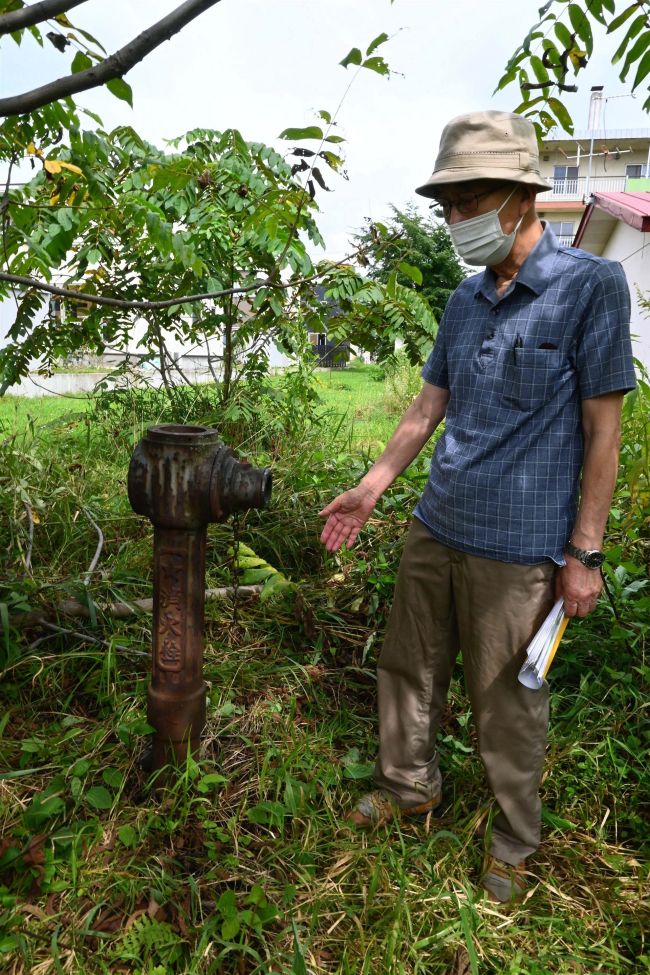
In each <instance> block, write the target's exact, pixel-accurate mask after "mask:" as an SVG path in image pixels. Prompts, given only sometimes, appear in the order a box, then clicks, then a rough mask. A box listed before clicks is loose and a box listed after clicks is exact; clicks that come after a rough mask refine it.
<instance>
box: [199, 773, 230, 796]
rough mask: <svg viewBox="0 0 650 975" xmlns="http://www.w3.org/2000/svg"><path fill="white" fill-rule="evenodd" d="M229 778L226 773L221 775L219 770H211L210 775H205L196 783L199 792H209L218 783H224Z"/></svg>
mask: <svg viewBox="0 0 650 975" xmlns="http://www.w3.org/2000/svg"><path fill="white" fill-rule="evenodd" d="M227 781H228V779H227V778H226V776H225V775H220V774H219V773H218V772H209V773H208V775H203V776H202V777H201V778H200V779H199V781H198V782H197V784H196V789H197V792H201V793H204V794H205V793H207V792H213V791H214V789H215V787H216V786H218V785H223V783H224V782H227Z"/></svg>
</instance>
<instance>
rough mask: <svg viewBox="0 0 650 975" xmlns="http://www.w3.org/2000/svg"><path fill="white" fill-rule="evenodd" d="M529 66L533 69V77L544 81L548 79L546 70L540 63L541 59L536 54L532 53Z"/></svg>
mask: <svg viewBox="0 0 650 975" xmlns="http://www.w3.org/2000/svg"><path fill="white" fill-rule="evenodd" d="M530 66H531V68H532V69H533V72H534V74H535V77H536V78H537V80H538V81H541V82H546V81H549V76H548V71H547V70H546V68H545V67H544V65H543V64H542V59H541V58H538V57H537V55H535V54H532V55H531V57H530Z"/></svg>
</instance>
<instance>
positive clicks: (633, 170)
mask: <svg viewBox="0 0 650 975" xmlns="http://www.w3.org/2000/svg"><path fill="white" fill-rule="evenodd" d="M625 175H626V176H627V178H628V179H643V177H644V176H645V166H626V167H625Z"/></svg>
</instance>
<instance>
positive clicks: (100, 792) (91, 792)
mask: <svg viewBox="0 0 650 975" xmlns="http://www.w3.org/2000/svg"><path fill="white" fill-rule="evenodd" d="M85 798H86V802H87V803H88V805H89V806H92V807H93V809H110V808H111V806H112V805H113V798H112V796H111V794H110V792H109V791H108V789H105V788H104V786H103V785H94V786H93V787H92V788H91V789H88V792H87V793H86V796H85Z"/></svg>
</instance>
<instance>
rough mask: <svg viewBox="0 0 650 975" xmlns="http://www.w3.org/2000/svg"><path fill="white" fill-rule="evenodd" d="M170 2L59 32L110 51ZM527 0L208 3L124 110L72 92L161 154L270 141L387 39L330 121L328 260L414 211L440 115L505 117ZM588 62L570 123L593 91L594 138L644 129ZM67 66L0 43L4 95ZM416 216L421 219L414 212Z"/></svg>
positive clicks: (530, 8) (609, 74)
mask: <svg viewBox="0 0 650 975" xmlns="http://www.w3.org/2000/svg"><path fill="white" fill-rule="evenodd" d="M175 5H176V4H175V3H174V0H167V2H161V0H138V2H137V3H134V2H128V0H88V2H87V3H85V4H83V5H82V6H80V7H78V8H76V9H74V10H72V11H71V14H70V17H71V20H72V21H73V22H74V23H75V24H78V25H79V26H80V27H83V28H85V29H86V30H89V31H90V32H91V33H93V34H95V35H96V36H97V37H98V38H99V39H100V40H101V41H102V43H103V44H104V46H105V47H106V49H107V51H108V52H109V53H110V52H112V51H113V50H115V49H116V48H118V47H120V46H121V45H122V44H124V43H126V42H127V41H128V40H130V39H131V38H132V37H134V36H135V35H136V34H138V33H139V32H140V31H141V30H143V29H145V28H146V27H147V26H149V25H150V24H151V23H153V22H154V21H155V20H156V19H158V18H160V17H161V16H163V15H164V14H166V13H168V12H169V11H170V10H172V9H173V8H174V6H175ZM539 5H540V0H453V2H450V0H447V2H444V0H395V2H394V3H393V4H391V3H390V2H389V0H319V2H317V0H221V2H220V3H218V4H217V5H216V6H215V7H214V8H212V9H211V10H208V11H207V13H205V14H202V15H201V16H200V17H199V18H198V19H197V20H196V21H194V22H193V23H192V24H190V25H189V26H188V27H186V28H185V29H184V30H183V31H182V33H180V34H178V35H176V36H175V37H173V38H172V39H171V41H169V42H166V43H164V44H163V45H162V46H161V47H159V48H158V49H156V50H155V51H154V52H153V53H152V54H150V55H149V57H147V59H146V60H145V61H144V62H143V63H142V64H140V65H138V66H136V67H135V68H134V69H133V70H132V71H131V72H129V74H128V76H127V80H128V81H129V83H130V84H131V86H132V88H133V93H134V108H133V110H131V109H130V108H129V107H128V105H127V104H126V103H125V102H121V101H118V100H116V99H115V98H113V96H111V95H110V94H108V93H106V92H105V91H97V92H86V93H82V94H80V95H79V96H77V102H78V104H79V105H84V106H86V107H87V108H90V109H93V110H94V111H96V112H98V113H99V114H100V115H101V116H102V118H103V119H104V123H105V125H106V126H107V127H109V128H110V127H113V126H114V125H118V124H130V125H133V127H134V128H135V129H136V130H137V131H138V132H140V133H141V134H142V135H143V136H145V137H146V138H147V139H149V140H151V141H154V142H161V140H162V139H164V138H171V137H173V136H177V135H180V134H181V133H183V132H185V131H187V130H188V129H190V128H192V127H194V126H201V127H205V128H216V129H224V128H227V127H229V126H235V127H237V128H238V129H240V130H241V132H242V133H243V135H244V137H245V138H246V139H250V140H260V141H264V142H269V143H274V142H275V144H276V145H277V146H278V147H280V148H282V149H284V148H286V147H287V144H286V143H282V142H278V141H277V136H278V134H279V132H280V131H281V130H282V129H284V128H286V127H287V126H302V125H306V124H309V123H311V122H312V121H314V120H315V113H316V111H317V110H318V109H321V108H325V109H327V110H329V111H330V112H333V111H334V110H335V109H336V107H337V105H338V103H339V101H340V99H341V97H342V95H343V93H344V91H345V88H346V86H347V84H348V82H349V80H350V78H351V76H352V72H353V70H354V69H352V68H348V69H347V71H346V70H345V69H344V68H342V67H340V66H339V65H338V62H339V61H340V60H341V59H342V58H343V57H344V56H345V55H346V54H347V52H348V51H349V50H350V48H351V47H361V48H362V49H365V48H366V47H367V45H368V44H369V43H370V41H371V40H372V39H373V38H374V37H376V36H377V35H378V34H379V33H381V32H382V31H386V33H388V34H389V35H394V36H392V39H391V40H390V42H389V43H387V44H386V45H384V47H383V48H382V49H381V51H380V52H378V53H383V54H384V56H385V57H386V59H387V60H388V62H389V64H390V66H391V68H392V69H393V71H394V72H395V74H393V76H392V77H391V78H390V79H389V80H386V79H385V78H382V77H380V76H379V75H377V74H374V73H373V72H370V71H362V72H361V73H360V74H359V76H358V78H357V79H356V81H355V82H354V84H353V86H352V88H351V90H350V92H349V93H348V95H347V96H346V98H345V100H344V102H343V105H342V106H341V109H340V112H339V115H338V132H339V133H340V134H341V135H343V136H345V138H346V140H347V142H346V144H345V146H344V149H345V154H346V160H347V162H346V168H347V170H348V173H349V181H348V182H345V181H344V180H343V179H341V178H340V177H337V176H334V175H333V174H332V176H331V177H330V178H329V179H328V185H330V186H331V187H332V189H333V191H334V192H332V193H330V194H324V193H321V194H320V195H319V202H320V206H321V210H322V214H321V218H320V226H321V230H322V231H323V234H324V236H325V238H326V242H327V253H328V255H329V256H332V257H337V256H342V255H343V254H344V253H345V252H346V248H347V242H348V237H349V234H350V233H351V232H353V231H354V230H356V229H358V228H360V227H361V225H362V224H363V220H364V218H365V217H372V218H373V219H376V220H381V219H385V218H386V217H387V216H388V214H389V208H390V204H391V203H392V204H395V205H396V206H400V207H401V206H404V205H406V204H408V203H418V198H417V197H415V196H414V194H413V188H414V187H415V186H416V185H418V184H419V183H421V182H423V181H424V180H425V179H426V178H427V176H428V175H429V173H430V172H431V169H432V167H433V161H434V158H435V154H436V150H437V146H438V142H439V138H440V132H441V130H442V128H443V126H444V124H445V122H447V121H448V119H449V118H451V117H453V116H454V115H458V114H460V113H461V112H465V111H471V110H474V109H485V108H494V109H506V110H510V109H512V108H514V107H515V106H516V104H517V103H518V101H519V97H518V90H517V89H516V88H515V87H514V86H511V88H510V89H508V90H506V91H505V92H501V93H499V94H498V95H495V96H494V97H493V96H492V92H493V90H494V88H495V86H496V84H497V81H498V79H499V77H500V74H501V73H502V70H503V67H504V65H505V63H506V62H507V60H508V58H509V56H510V55H511V54H512V52H513V51H514V49H515V48H516V47H517V45H518V43H519V42H520V41H521V39H522V38H523V37H524V35H525V34H526V32H527V30H528V29H529V28H530V27H531V26H532V25H533V23H535V21H536V18H537V9H538V7H539ZM596 46H597V49H598V50H597V54H596V56H595V57H594V59H593V62H592V64H591V65H590V66H589V67H588V69H587V70H586V71H585V72H583V73H581V76H580V77H579V86H580V91H579V93H578V94H577V95H568V96H566V98H567V105H568V107H569V109H570V111H571V112H572V114H573V117H574V121H575V122H576V126H577V128H579V129H585V128H586V126H587V117H588V106H589V89H590V87H591V85H594V84H604V85H605V95H606V96H608V97H609V99H610V100H609V101H608V103H607V107H606V114H605V123H606V125H607V127H608V128H639V127H650V119H649V118H648V116H647V115H646V114H645V113H643V111H642V109H641V103H642V101H643V99H642V98H637V99H632V98H630V97H615V96H621V95H625V94H626V92H629V85H628V86H627V87H626V86H623V85H622V84H621V83H620V82H619V81H618V78H617V74H616V71H615V70H614V69H613V68H612V66H611V63H610V61H611V55H612V53H613V51H614V50H615V43H614V41H612V39H611V38H607V37H606V36H605V35H604V32H602V33H601V34H597V35H596ZM69 61H70V58H69V57H68V56H67V55H62V54H59V53H58V52H57V51H55V50H54V48H53V47H51V46H50V45H49V44H48V43H47V42H46V49H45V50H44V51H41V50H40V49H39V48H38V47H37V46H36V44H35V43H33V42H32V41H31V39H27V38H26V39H25V40H24V42H23V46H22V48H16V47H15V46H14V45H13V44H11V43H9V41H8V39H5V40H4V41H3V46H2V64H1V76H0V85H1V90H2V93H3V94H4V95H9V94H15V93H17V92H19V91H21V90H25V89H28V88H32V87H34V86H36V85H38V84H42V83H44V82H45V81H47V80H50V79H51V78H53V77H55V76H57V75H58V74H62V73H64V69H65V67H66V65H67V64H68V63H69ZM418 205H419V206H421V208H422V209H423V210H425V209H426V203H425V202H420V203H418Z"/></svg>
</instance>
